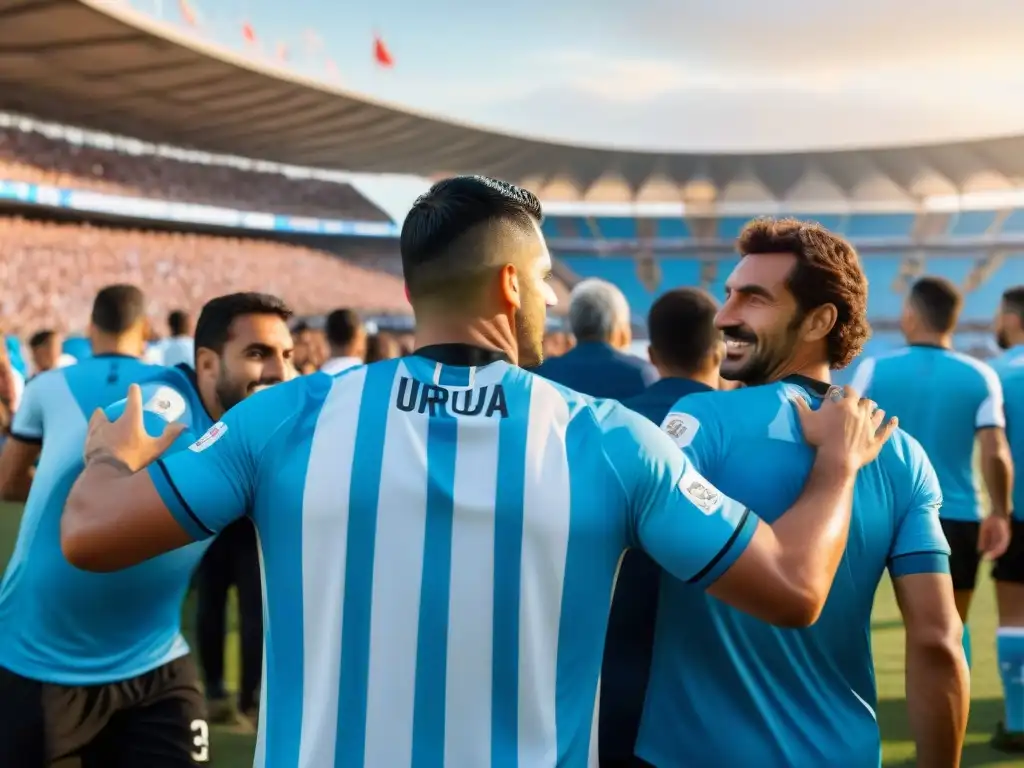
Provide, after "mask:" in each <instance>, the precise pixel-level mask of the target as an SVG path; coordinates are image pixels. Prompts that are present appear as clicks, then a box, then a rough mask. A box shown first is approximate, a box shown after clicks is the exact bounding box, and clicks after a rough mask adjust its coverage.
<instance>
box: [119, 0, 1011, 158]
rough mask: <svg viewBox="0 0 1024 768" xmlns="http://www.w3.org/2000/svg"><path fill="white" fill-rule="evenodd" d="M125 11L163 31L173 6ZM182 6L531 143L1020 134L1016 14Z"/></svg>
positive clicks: (834, 142) (392, 96) (753, 4)
mask: <svg viewBox="0 0 1024 768" xmlns="http://www.w3.org/2000/svg"><path fill="white" fill-rule="evenodd" d="M130 2H131V4H132V5H133V6H134V7H136V8H138V9H140V10H144V11H147V12H151V13H162V15H163V17H164V18H165V19H168V20H179V19H180V18H181V15H180V10H179V8H180V6H179V2H178V0H130ZM190 3H191V5H192V7H193V8H194V9H195V10H196V13H197V15H198V16H199V18H200V19H201V24H202V26H203V28H204V29H205V30H206V33H207V34H210V35H212V36H214V37H215V38H217V39H218V40H221V41H227V42H230V43H231V44H233V45H236V46H239V47H241V45H242V37H241V25H242V24H243V23H244V22H246V21H248V22H250V23H251V24H252V26H253V27H254V28H255V30H256V32H257V35H258V36H259V37H260V39H261V41H263V43H264V46H265V48H266V49H267V50H269V51H273V50H274V49H275V47H276V44H277V43H278V42H284V43H286V44H288V45H289V47H290V49H291V65H292V66H295V67H296V68H301V69H305V70H307V71H317V72H321V73H326V69H325V63H324V62H325V60H326V58H327V57H329V58H330V59H331V60H333V62H334V63H335V65H336V67H337V71H338V80H339V83H340V84H341V85H342V86H343V87H345V88H346V89H350V90H353V91H355V92H357V93H362V94H368V95H371V96H373V97H376V98H379V99H383V100H386V101H389V102H394V103H396V104H400V105H406V106H409V107H413V108H415V109H418V110H423V111H427V112H430V113H434V114H437V115H440V116H446V117H449V118H453V119H458V120H464V121H470V122H472V123H475V124H478V125H483V126H487V127H492V128H496V129H499V130H505V131H510V132H514V133H517V134H522V135H528V136H535V137H539V138H548V139H556V140H560V141H567V142H573V143H584V144H591V145H597V146H615V147H625V148H643V149H660V150H675V151H699V152H708V151H784V150H807V149H831V148H840V147H851V146H878V145H887V144H888V145H892V144H899V143H918V142H934V141H947V140H957V139H967V138H979V137H982V136H996V135H1005V134H1011V133H1021V132H1024V98H1022V94H1024V44H1022V37H1021V32H1022V30H1024V2H1021V0H973V2H968V1H967V0H554V1H552V0H517V2H516V3H514V4H510V3H498V2H479V0H476V1H474V0H431V1H430V2H415V1H414V0H190ZM310 30H314V31H315V33H316V36H317V37H316V39H311V38H310V36H309V34H308V32H309V31H310ZM375 30H377V31H379V32H380V33H381V35H382V36H383V38H384V39H385V41H386V43H387V45H388V47H389V48H390V49H391V52H392V54H393V55H394V58H395V60H396V65H395V67H394V68H393V69H391V70H384V69H381V68H379V67H377V66H376V65H375V64H374V62H373V58H372V55H371V46H372V39H373V33H374V31H375ZM311 42H312V45H311Z"/></svg>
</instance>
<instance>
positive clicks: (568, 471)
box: [149, 345, 757, 768]
mask: <svg viewBox="0 0 1024 768" xmlns="http://www.w3.org/2000/svg"><path fill="white" fill-rule="evenodd" d="M456 350H457V351H458V350H461V355H459V356H458V357H457V359H458V360H459V361H461V362H467V361H469V360H472V359H473V358H472V357H470V356H469V355H468V352H469V351H470V350H473V351H475V352H476V353H480V354H478V355H477V358H476V360H477V362H485V363H486V364H482V365H479V366H475V365H449V364H442V363H441V362H437V360H439V359H446V360H447V361H449V362H451V361H455V360H456V356H455V355H454V353H453V352H452V348H451V345H445V346H444V347H440V348H429V349H426V350H420V352H419V353H418V354H417V355H416V356H413V357H408V358H403V359H399V360H389V361H384V362H379V363H375V364H372V365H369V366H362V367H359V368H355V369H352V370H350V371H348V372H345V373H343V374H341V375H340V376H337V377H329V376H326V375H323V374H314V375H312V376H306V377H302V378H300V379H296V380H295V381H292V382H289V383H287V384H282V385H279V386H277V387H274V388H272V389H270V390H267V391H265V392H261V393H259V394H257V395H255V396H253V397H252V398H250V399H248V400H246V401H245V402H243V403H241V404H239V405H238V406H237V407H236V408H234V409H232V410H231V411H230V412H229V413H228V414H227V415H226V416H225V417H224V419H223V421H222V422H220V423H218V424H216V425H215V426H214V427H213V428H211V430H210V431H209V432H208V433H207V434H206V435H204V436H203V437H202V438H200V439H199V440H198V441H197V442H196V443H195V444H194V445H193V446H192V447H191V450H188V451H183V452H181V453H178V454H175V455H173V456H170V457H168V458H166V459H163V460H161V461H160V462H158V463H156V464H155V465H153V466H152V467H151V468H150V470H149V472H150V476H151V478H152V479H153V482H154V484H155V485H156V487H157V489H158V491H159V492H160V494H161V497H162V498H163V500H164V503H165V504H166V505H167V507H168V508H169V509H170V510H171V512H172V514H174V515H175V517H176V518H177V519H178V521H179V522H180V523H181V525H182V526H183V527H184V528H185V529H186V530H188V531H189V532H191V533H192V535H193V536H195V537H197V538H201V537H205V536H209V535H211V534H213V533H214V532H216V531H218V530H220V529H222V528H223V527H224V526H226V525H227V524H228V523H230V522H231V521H232V520H234V519H235V518H238V517H239V516H241V515H245V514H248V515H250V516H251V517H252V519H253V521H254V522H255V525H256V529H257V532H258V536H259V541H260V548H261V559H262V564H263V570H264V585H265V592H266V595H265V597H266V606H265V612H266V620H265V633H266V654H265V670H264V687H263V697H262V699H263V706H262V708H261V712H260V729H259V739H258V742H257V757H256V765H257V766H273V768H323V766H372V767H376V766H388V768H402V767H403V766H421V765H436V766H455V767H462V766H467V767H468V766H472V767H473V768H487V767H488V766H493V767H495V768H497V767H499V766H501V767H504V766H519V767H522V768H527V767H528V768H541V767H544V766H546V767H548V768H553V767H554V766H555V765H558V766H588V765H595V766H596V764H597V763H596V760H597V755H596V728H595V723H596V719H595V718H596V705H595V700H596V695H597V688H598V678H599V675H600V668H601V655H602V647H603V644H604V637H605V628H606V623H607V617H608V610H609V603H610V599H611V594H612V588H613V584H614V580H615V573H616V569H617V566H618V563H619V560H620V557H621V556H622V553H623V551H624V549H625V548H626V547H628V546H631V545H635V546H640V547H643V548H644V549H645V550H646V551H647V552H648V553H650V554H651V556H652V557H654V559H655V560H657V561H658V562H659V563H660V564H661V565H662V566H664V567H665V568H666V569H668V570H669V571H670V572H671V573H673V574H674V575H675V576H676V577H678V578H680V579H683V580H686V581H690V582H693V583H696V584H699V585H707V584H709V583H711V582H712V581H714V580H715V579H716V578H717V577H718V576H720V575H721V574H722V573H724V572H725V570H726V569H728V568H729V566H730V565H731V564H732V563H733V562H734V561H735V560H736V558H737V557H739V555H740V553H741V552H742V551H743V550H744V548H745V547H746V546H747V544H748V543H749V541H750V539H751V537H752V535H753V532H754V529H755V527H756V524H757V518H756V517H754V515H753V514H751V513H750V512H748V511H747V510H746V508H745V507H743V506H741V505H739V504H737V503H735V502H733V501H731V500H729V499H726V498H725V497H723V496H722V495H721V494H720V493H718V492H717V491H716V490H715V489H714V488H713V487H712V486H711V485H710V483H708V482H707V481H706V480H704V479H703V478H701V477H700V476H699V475H697V474H696V472H694V471H693V469H692V468H691V467H690V466H689V465H688V464H687V461H686V459H685V458H684V457H683V455H682V454H681V452H680V451H679V450H678V449H677V448H676V447H675V445H674V443H673V442H672V440H671V439H670V438H669V437H667V436H666V435H664V434H662V433H661V432H660V431H659V430H658V428H657V427H656V426H655V425H654V424H652V423H650V422H649V421H647V420H646V419H644V418H643V417H641V416H639V415H637V414H634V413H632V412H631V411H629V410H628V409H626V408H625V407H623V406H621V405H619V404H618V403H613V402H610V401H600V400H593V399H590V398H588V397H585V396H583V395H579V394H577V393H575V392H572V391H571V390H568V389H564V388H562V387H560V386H558V385H555V384H552V383H551V382H548V381H546V380H545V379H543V378H541V377H539V376H534V375H533V374H530V373H528V372H526V371H524V370H522V369H520V368H517V367H514V366H511V365H509V364H508V363H506V362H505V361H504V360H503V359H496V358H495V356H493V355H488V356H487V359H486V360H483V359H482V358H481V357H480V355H481V354H486V352H485V351H483V350H474V348H467V347H463V346H461V345H457V346H456ZM442 351H443V352H444V354H443V355H442ZM428 355H429V356H428Z"/></svg>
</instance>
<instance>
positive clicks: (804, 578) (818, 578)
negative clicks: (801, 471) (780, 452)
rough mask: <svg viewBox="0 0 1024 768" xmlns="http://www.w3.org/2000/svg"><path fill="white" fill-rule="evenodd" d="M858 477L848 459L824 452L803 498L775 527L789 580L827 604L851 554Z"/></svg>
mask: <svg viewBox="0 0 1024 768" xmlns="http://www.w3.org/2000/svg"><path fill="white" fill-rule="evenodd" d="M856 477H857V469H856V468H855V467H852V466H851V465H850V464H849V462H848V461H846V460H845V458H840V459H837V458H834V457H831V456H829V455H828V454H823V453H821V452H819V453H818V456H817V457H816V459H815V462H814V466H813V467H812V469H811V473H810V475H809V477H808V478H807V483H806V485H805V486H804V491H803V493H802V494H801V495H800V498H799V499H797V501H796V503H795V504H794V505H793V506H792V507H790V508H789V509H788V510H787V511H786V513H785V514H783V515H782V516H781V517H780V518H779V519H778V520H777V521H776V522H775V523H774V524H773V525H772V531H773V532H774V534H775V538H776V539H777V541H778V545H779V565H780V570H781V571H782V574H783V576H784V577H785V579H786V581H787V582H788V583H790V584H791V585H793V588H794V589H796V590H799V591H803V592H806V593H808V594H811V595H813V596H815V600H816V602H817V601H819V598H820V602H821V603H822V604H823V603H824V600H825V598H826V597H827V595H828V592H829V590H830V589H831V587H832V581H833V579H834V578H835V574H836V570H837V569H838V568H839V562H840V561H841V560H842V558H843V552H845V550H846V540H847V538H848V536H849V532H850V510H851V507H852V505H853V486H854V481H855V480H856Z"/></svg>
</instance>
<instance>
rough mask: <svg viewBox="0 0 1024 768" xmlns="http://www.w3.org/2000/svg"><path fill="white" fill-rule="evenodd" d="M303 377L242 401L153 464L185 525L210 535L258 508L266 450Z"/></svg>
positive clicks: (161, 489) (196, 534)
mask: <svg viewBox="0 0 1024 768" xmlns="http://www.w3.org/2000/svg"><path fill="white" fill-rule="evenodd" d="M300 383H301V380H295V381H293V382H289V383H287V384H278V385H276V386H274V387H272V388H271V389H268V390H265V391H263V392H259V393H257V394H255V395H253V396H252V397H250V398H248V399H246V400H244V401H243V402H241V403H239V404H238V405H237V406H235V407H234V408H232V409H231V410H230V411H229V412H228V413H226V414H225V415H224V417H223V419H222V420H221V421H218V422H217V423H216V424H214V425H213V426H212V427H210V429H209V430H207V431H206V433H205V434H203V435H202V436H201V437H199V438H198V439H197V440H195V442H193V443H192V444H191V445H189V446H188V448H187V450H183V451H180V452H178V453H174V454H171V455H165V456H163V457H162V458H161V459H160V460H158V461H156V462H154V463H153V464H152V465H150V467H149V468H148V469H147V471H148V472H149V476H150V478H151V480H152V481H153V484H154V486H156V489H157V492H158V493H159V494H160V498H161V499H162V500H163V502H164V504H165V505H166V506H167V509H168V510H170V512H171V514H172V515H173V516H174V517H175V519H176V520H177V521H178V523H179V524H181V527H182V528H184V529H185V530H186V531H187V532H188V533H189V534H190V535H191V536H192V537H193V538H195V539H204V538H208V537H210V536H213V535H214V534H216V533H218V532H220V531H221V530H222V529H223V528H225V527H226V526H227V525H228V524H230V523H231V522H233V521H234V520H237V519H238V518H240V517H242V516H244V515H246V514H248V513H249V512H250V510H251V509H252V505H253V500H254V498H255V494H256V488H257V480H258V476H259V471H260V460H261V456H262V453H263V451H264V449H265V448H266V446H267V444H268V443H269V441H270V439H271V438H272V437H273V435H274V434H275V433H276V432H277V430H278V428H279V427H280V426H281V425H282V424H283V423H285V422H286V421H287V420H288V419H290V417H291V415H292V414H293V413H294V411H295V405H296V403H297V397H298V395H299V393H300V392H301V390H300V389H297V388H296V385H298V384H300Z"/></svg>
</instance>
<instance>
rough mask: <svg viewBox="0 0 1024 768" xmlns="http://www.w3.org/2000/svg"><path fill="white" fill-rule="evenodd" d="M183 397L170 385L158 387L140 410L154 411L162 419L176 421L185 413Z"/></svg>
mask: <svg viewBox="0 0 1024 768" xmlns="http://www.w3.org/2000/svg"><path fill="white" fill-rule="evenodd" d="M185 408H186V406H185V398H184V397H182V396H181V393H180V392H178V391H177V390H175V389H171V388H170V387H158V388H157V390H156V392H154V393H153V396H152V397H150V398H149V400H147V401H146V404H145V405H144V406H143V407H142V410H144V411H149V412H150V413H155V414H156V415H157V416H159V417H160V418H161V419H163V420H164V421H177V420H178V419H180V418H181V417H182V416H183V415H184V414H185Z"/></svg>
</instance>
